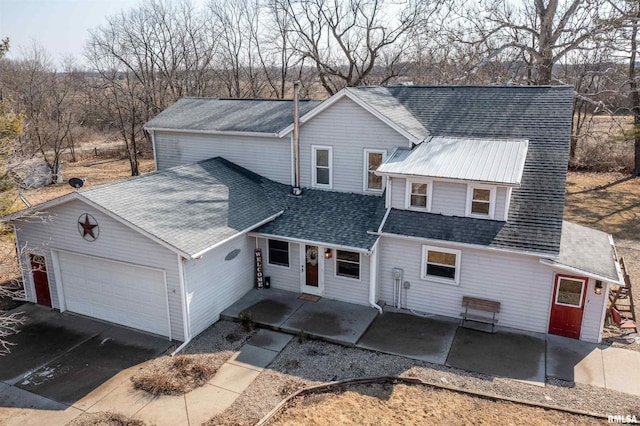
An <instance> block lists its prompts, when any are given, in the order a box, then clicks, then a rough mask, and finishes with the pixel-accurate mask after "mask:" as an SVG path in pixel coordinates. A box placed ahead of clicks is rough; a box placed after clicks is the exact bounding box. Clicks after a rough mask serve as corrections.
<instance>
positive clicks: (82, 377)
mask: <svg viewBox="0 0 640 426" xmlns="http://www.w3.org/2000/svg"><path fill="white" fill-rule="evenodd" d="M170 344H171V342H169V341H168V340H166V339H164V338H159V337H153V336H150V335H147V334H143V333H139V332H136V331H133V330H129V329H124V328H121V327H109V328H108V329H106V330H104V331H103V332H101V333H100V334H98V335H96V336H94V337H92V338H90V339H89V340H87V341H85V342H83V343H81V344H80V345H78V346H77V347H75V348H73V350H70V351H69V352H67V353H65V354H64V355H62V356H60V357H59V358H57V359H56V360H55V361H53V362H51V363H49V364H47V366H46V367H44V368H41V369H40V370H38V371H36V372H34V373H33V374H31V375H29V376H28V377H25V378H24V379H23V380H22V381H20V382H18V383H17V384H16V386H18V387H20V388H22V389H25V390H28V391H30V392H34V393H37V394H39V395H42V396H45V397H47V398H51V399H53V400H55V401H58V402H62V403H64V404H67V405H73V404H74V403H75V402H76V401H78V400H80V399H81V398H83V397H84V396H85V395H87V394H89V393H90V392H91V391H92V390H94V389H96V388H97V387H98V386H100V385H101V384H102V383H104V382H106V381H107V380H108V379H109V378H111V377H113V376H115V375H116V374H117V373H118V372H120V371H121V370H123V369H126V368H129V367H131V366H133V365H136V364H139V363H141V362H143V361H146V360H148V359H151V358H154V357H155V356H157V355H159V354H161V353H162V352H164V351H165V350H166V349H167V348H168V347H169V345H170Z"/></svg>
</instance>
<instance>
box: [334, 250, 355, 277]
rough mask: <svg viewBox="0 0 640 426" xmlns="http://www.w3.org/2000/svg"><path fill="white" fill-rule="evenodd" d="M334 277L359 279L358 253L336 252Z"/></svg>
mask: <svg viewBox="0 0 640 426" xmlns="http://www.w3.org/2000/svg"><path fill="white" fill-rule="evenodd" d="M336 275H337V276H339V277H346V278H354V279H356V280H359V279H360V253H358V252H354V251H345V250H336Z"/></svg>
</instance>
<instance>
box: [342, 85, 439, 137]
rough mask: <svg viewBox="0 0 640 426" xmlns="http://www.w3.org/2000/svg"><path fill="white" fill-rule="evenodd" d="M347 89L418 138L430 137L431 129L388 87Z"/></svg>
mask: <svg viewBox="0 0 640 426" xmlns="http://www.w3.org/2000/svg"><path fill="white" fill-rule="evenodd" d="M345 90H348V91H349V92H350V93H351V94H353V95H355V96H356V97H358V98H359V99H360V100H362V101H364V102H365V103H366V104H367V105H369V106H370V107H372V108H374V109H375V110H376V111H378V112H379V113H380V114H382V115H383V116H385V117H386V118H388V119H389V120H391V121H392V122H394V123H395V124H396V125H398V126H399V127H400V128H402V129H403V130H404V131H406V132H407V133H409V134H410V135H412V136H413V137H415V138H416V139H418V140H423V139H425V138H427V137H429V135H430V133H429V130H427V129H426V128H425V127H424V125H423V123H421V122H420V120H418V119H417V118H416V117H415V116H414V115H413V114H412V113H411V112H410V111H409V110H408V109H407V108H405V106H404V105H402V104H401V103H400V102H399V101H398V99H396V98H395V97H394V96H393V95H392V94H391V92H390V91H389V89H388V88H387V87H384V86H375V87H366V88H360V87H348V88H346V89H345Z"/></svg>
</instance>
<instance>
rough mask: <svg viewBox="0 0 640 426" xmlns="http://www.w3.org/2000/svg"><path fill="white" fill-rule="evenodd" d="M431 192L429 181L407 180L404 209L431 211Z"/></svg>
mask: <svg viewBox="0 0 640 426" xmlns="http://www.w3.org/2000/svg"><path fill="white" fill-rule="evenodd" d="M431 191H432V183H431V182H429V181H412V180H407V190H406V197H405V208H407V209H409V210H421V211H431Z"/></svg>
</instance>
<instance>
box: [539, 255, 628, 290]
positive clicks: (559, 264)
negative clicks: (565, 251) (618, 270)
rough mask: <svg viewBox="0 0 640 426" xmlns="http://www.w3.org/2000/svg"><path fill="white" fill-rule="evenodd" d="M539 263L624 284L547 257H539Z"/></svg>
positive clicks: (612, 282)
mask: <svg viewBox="0 0 640 426" xmlns="http://www.w3.org/2000/svg"><path fill="white" fill-rule="evenodd" d="M540 263H542V264H543V265H546V266H550V267H552V268H555V269H560V270H561V271H565V272H569V273H572V274H576V275H584V276H587V277H589V278H593V279H596V280H600V281H605V282H608V283H611V284H616V285H624V282H622V281H616V280H613V279H611V278H607V277H603V276H602V275H599V274H594V273H593V272H589V271H585V270H583V269H579V268H574V267H573V266H568V265H563V264H561V263H556V262H554V261H552V260H549V259H540Z"/></svg>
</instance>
